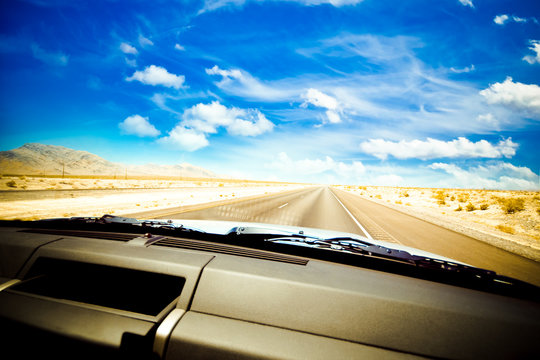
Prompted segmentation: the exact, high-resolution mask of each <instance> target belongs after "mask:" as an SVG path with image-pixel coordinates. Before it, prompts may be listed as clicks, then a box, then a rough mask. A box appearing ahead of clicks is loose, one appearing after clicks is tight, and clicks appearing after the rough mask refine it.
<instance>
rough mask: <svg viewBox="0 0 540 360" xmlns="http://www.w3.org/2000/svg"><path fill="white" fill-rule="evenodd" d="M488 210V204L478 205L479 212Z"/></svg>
mask: <svg viewBox="0 0 540 360" xmlns="http://www.w3.org/2000/svg"><path fill="white" fill-rule="evenodd" d="M488 208H489V205H488V204H482V205H480V210H487V209H488Z"/></svg>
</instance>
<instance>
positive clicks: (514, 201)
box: [497, 198, 525, 214]
mask: <svg viewBox="0 0 540 360" xmlns="http://www.w3.org/2000/svg"><path fill="white" fill-rule="evenodd" d="M497 201H498V202H499V204H500V205H501V208H502V209H503V210H504V212H505V213H507V214H514V213H516V212H518V211H523V210H525V199H524V198H499V199H497Z"/></svg>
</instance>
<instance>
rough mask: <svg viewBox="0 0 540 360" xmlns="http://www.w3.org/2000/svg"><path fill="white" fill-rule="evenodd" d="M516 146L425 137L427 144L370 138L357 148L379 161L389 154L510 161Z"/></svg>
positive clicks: (401, 157) (461, 138)
mask: <svg viewBox="0 0 540 360" xmlns="http://www.w3.org/2000/svg"><path fill="white" fill-rule="evenodd" d="M517 147H518V144H516V143H514V142H512V139H511V138H508V139H506V140H501V141H499V143H498V144H497V145H492V144H491V143H489V142H488V141H486V140H480V141H477V142H471V141H470V140H468V139H466V138H463V137H460V138H458V139H456V140H452V141H441V140H435V139H431V138H428V139H427V140H426V141H422V140H412V141H404V140H402V141H399V142H393V141H386V140H383V139H370V140H368V141H364V142H363V143H361V144H360V149H361V150H362V151H364V152H366V153H368V154H371V155H373V156H375V157H377V158H379V159H382V160H384V159H386V158H387V157H388V156H389V155H392V156H393V157H395V158H397V159H421V160H427V159H438V158H500V157H506V158H510V157H512V156H514V155H515V153H516V149H517Z"/></svg>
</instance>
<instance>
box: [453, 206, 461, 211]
mask: <svg viewBox="0 0 540 360" xmlns="http://www.w3.org/2000/svg"><path fill="white" fill-rule="evenodd" d="M461 210H463V208H462V207H461V205H458V207H457V208H456V210H455V211H461Z"/></svg>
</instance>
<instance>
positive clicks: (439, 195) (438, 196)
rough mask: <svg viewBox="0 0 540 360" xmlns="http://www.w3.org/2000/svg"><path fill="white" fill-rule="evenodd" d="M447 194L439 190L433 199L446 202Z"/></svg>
mask: <svg viewBox="0 0 540 360" xmlns="http://www.w3.org/2000/svg"><path fill="white" fill-rule="evenodd" d="M446 196H447V195H446V193H445V192H444V191H442V190H439V191H437V192H436V193H435V194H434V195H433V198H435V199H437V200H439V201H444V199H446Z"/></svg>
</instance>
